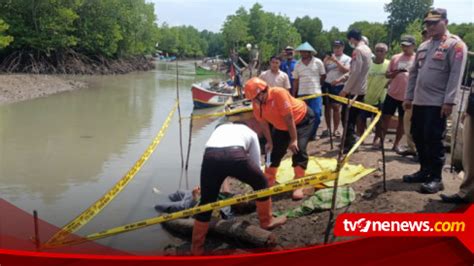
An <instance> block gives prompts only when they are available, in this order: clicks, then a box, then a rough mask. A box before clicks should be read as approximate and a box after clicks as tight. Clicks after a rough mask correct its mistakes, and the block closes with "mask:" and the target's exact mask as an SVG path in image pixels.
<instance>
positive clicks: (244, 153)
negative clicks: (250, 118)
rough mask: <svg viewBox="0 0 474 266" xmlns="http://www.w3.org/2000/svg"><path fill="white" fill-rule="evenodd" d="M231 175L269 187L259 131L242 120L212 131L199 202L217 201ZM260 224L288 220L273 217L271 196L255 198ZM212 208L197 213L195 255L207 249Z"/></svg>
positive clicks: (255, 185)
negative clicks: (262, 157) (261, 160)
mask: <svg viewBox="0 0 474 266" xmlns="http://www.w3.org/2000/svg"><path fill="white" fill-rule="evenodd" d="M228 176H232V177H235V178H237V179H239V180H240V181H242V182H244V183H247V184H249V185H250V186H251V187H252V188H253V189H254V190H260V189H265V188H268V184H267V179H266V177H265V174H264V173H263V172H262V170H261V169H260V144H259V142H258V137H257V134H256V133H255V132H254V131H253V130H251V129H250V128H249V127H247V126H246V125H243V124H232V123H225V124H222V125H220V126H217V128H216V129H215V130H214V132H213V133H212V135H211V137H210V138H209V140H208V141H207V143H206V150H205V152H204V158H203V161H202V166H201V201H200V202H199V206H201V205H205V204H208V203H212V202H215V201H216V200H217V196H218V194H219V190H220V188H221V185H222V183H223V182H224V180H225V179H226V177H228ZM256 205H257V213H258V218H259V221H260V227H262V228H264V229H273V228H275V227H277V226H280V225H282V224H284V223H285V222H286V217H285V216H282V217H277V218H273V216H272V201H271V198H269V197H266V198H260V199H257V200H256ZM211 213H212V212H210V211H209V212H205V213H199V214H197V215H196V216H195V218H196V220H195V221H194V227H193V238H192V247H191V249H192V253H193V255H202V254H203V253H204V242H205V240H206V234H207V231H208V229H209V221H210V219H211Z"/></svg>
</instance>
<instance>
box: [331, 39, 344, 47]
mask: <svg viewBox="0 0 474 266" xmlns="http://www.w3.org/2000/svg"><path fill="white" fill-rule="evenodd" d="M332 46H344V42H343V41H342V40H335V41H333V42H332Z"/></svg>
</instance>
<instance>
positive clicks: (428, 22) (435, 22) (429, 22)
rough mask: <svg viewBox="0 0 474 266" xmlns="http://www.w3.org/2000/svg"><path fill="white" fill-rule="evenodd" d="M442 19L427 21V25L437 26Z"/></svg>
mask: <svg viewBox="0 0 474 266" xmlns="http://www.w3.org/2000/svg"><path fill="white" fill-rule="evenodd" d="M439 22H440V21H439V20H438V21H425V25H426V26H435V25H437V24H438V23H439Z"/></svg>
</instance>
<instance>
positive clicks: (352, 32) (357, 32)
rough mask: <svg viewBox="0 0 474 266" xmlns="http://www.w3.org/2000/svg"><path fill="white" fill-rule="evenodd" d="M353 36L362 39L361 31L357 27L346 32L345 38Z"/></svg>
mask: <svg viewBox="0 0 474 266" xmlns="http://www.w3.org/2000/svg"><path fill="white" fill-rule="evenodd" d="M350 38H354V39H356V40H358V41H360V40H361V39H362V32H360V30H358V29H352V30H350V31H348V32H347V39H350Z"/></svg>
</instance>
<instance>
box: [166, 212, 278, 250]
mask: <svg viewBox="0 0 474 266" xmlns="http://www.w3.org/2000/svg"><path fill="white" fill-rule="evenodd" d="M193 225H194V219H177V220H173V221H169V222H165V223H163V227H164V228H166V229H167V230H170V231H173V232H176V233H179V234H182V235H185V236H188V237H191V235H192V232H193ZM209 233H210V234H214V235H218V236H224V237H227V238H231V239H235V240H238V241H241V242H245V243H249V244H252V245H254V246H255V247H258V248H264V247H274V246H276V237H275V234H273V233H272V232H270V231H268V230H265V229H262V228H260V227H259V226H255V225H251V224H250V223H248V222H246V221H243V222H239V221H229V220H219V221H217V222H211V223H210V225H209Z"/></svg>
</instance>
